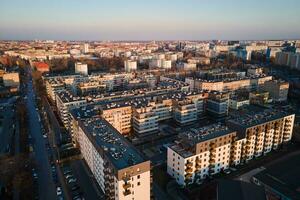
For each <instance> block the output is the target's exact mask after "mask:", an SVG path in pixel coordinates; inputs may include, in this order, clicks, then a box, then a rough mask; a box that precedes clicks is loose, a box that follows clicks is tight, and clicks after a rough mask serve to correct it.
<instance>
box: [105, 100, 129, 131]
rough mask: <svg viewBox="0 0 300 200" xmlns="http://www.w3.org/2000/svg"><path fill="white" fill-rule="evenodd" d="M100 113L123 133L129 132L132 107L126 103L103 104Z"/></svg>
mask: <svg viewBox="0 0 300 200" xmlns="http://www.w3.org/2000/svg"><path fill="white" fill-rule="evenodd" d="M100 115H101V117H102V118H104V119H105V120H106V121H108V122H109V123H110V124H111V125H112V126H113V127H114V128H115V129H117V130H118V131H119V132H120V133H122V134H123V135H128V134H130V132H131V128H132V125H131V118H132V108H131V105H129V104H128V103H124V104H109V105H104V106H102V107H101V110H100Z"/></svg>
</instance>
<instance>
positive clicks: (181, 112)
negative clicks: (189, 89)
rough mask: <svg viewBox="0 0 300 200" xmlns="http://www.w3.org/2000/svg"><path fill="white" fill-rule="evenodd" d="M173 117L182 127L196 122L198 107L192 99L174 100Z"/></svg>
mask: <svg viewBox="0 0 300 200" xmlns="http://www.w3.org/2000/svg"><path fill="white" fill-rule="evenodd" d="M173 116H174V120H175V121H176V122H177V123H178V124H180V125H186V124H189V123H192V122H195V121H196V120H197V119H198V113H197V106H196V104H195V103H194V102H193V101H192V100H191V99H174V100H173Z"/></svg>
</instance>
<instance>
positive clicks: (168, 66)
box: [161, 59, 172, 69]
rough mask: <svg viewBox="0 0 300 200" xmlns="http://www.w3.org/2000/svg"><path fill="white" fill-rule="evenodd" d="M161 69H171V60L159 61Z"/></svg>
mask: <svg viewBox="0 0 300 200" xmlns="http://www.w3.org/2000/svg"><path fill="white" fill-rule="evenodd" d="M161 67H162V68H164V69H171V67H172V61H171V60H165V59H163V60H161Z"/></svg>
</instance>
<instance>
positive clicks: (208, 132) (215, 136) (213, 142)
mask: <svg viewBox="0 0 300 200" xmlns="http://www.w3.org/2000/svg"><path fill="white" fill-rule="evenodd" d="M235 135H236V132H234V131H231V130H229V129H228V128H227V127H226V126H222V125H220V124H213V125H210V126H206V127H202V128H198V129H190V130H189V131H186V132H183V133H180V135H179V141H178V142H176V143H175V144H173V145H171V146H169V147H168V152H167V172H168V174H170V175H171V176H172V177H173V178H174V179H175V180H176V181H177V183H178V184H179V185H183V186H185V185H188V184H191V183H193V182H194V181H196V180H201V179H205V178H206V177H207V176H209V175H213V174H216V173H219V172H221V171H223V170H225V169H227V168H228V167H229V165H230V148H231V143H232V141H233V140H234V137H235ZM183 144H184V145H183Z"/></svg>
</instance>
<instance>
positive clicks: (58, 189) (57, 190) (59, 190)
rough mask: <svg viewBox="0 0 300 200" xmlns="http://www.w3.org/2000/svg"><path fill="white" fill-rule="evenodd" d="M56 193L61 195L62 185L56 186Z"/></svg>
mask: <svg viewBox="0 0 300 200" xmlns="http://www.w3.org/2000/svg"><path fill="white" fill-rule="evenodd" d="M56 194H57V196H59V195H61V194H62V191H61V188H60V187H57V188H56Z"/></svg>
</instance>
